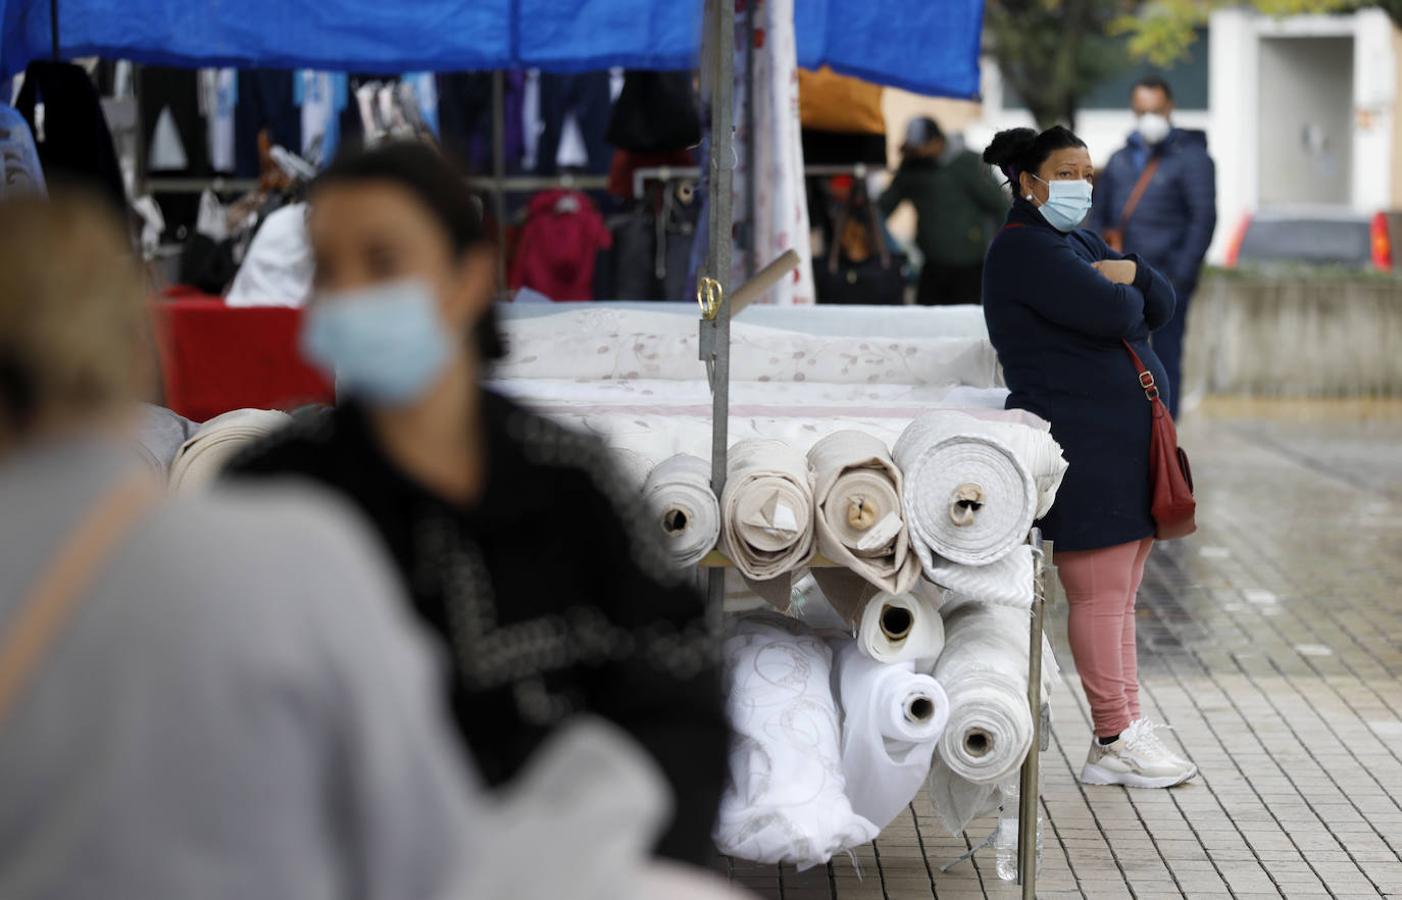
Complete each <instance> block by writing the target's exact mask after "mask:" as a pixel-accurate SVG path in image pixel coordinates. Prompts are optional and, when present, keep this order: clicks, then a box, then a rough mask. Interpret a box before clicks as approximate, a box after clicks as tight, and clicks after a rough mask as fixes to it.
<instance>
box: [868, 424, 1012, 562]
mask: <svg viewBox="0 0 1402 900" xmlns="http://www.w3.org/2000/svg"><path fill="white" fill-rule="evenodd" d="M961 420H962V421H961ZM974 421H975V420H973V419H972V418H971V417H968V416H962V415H960V414H958V413H955V414H953V415H949V414H943V413H939V414H934V415H931V416H925V417H922V418H920V419H918V420H916V421H915V422H914V423H912V424H911V425H910V427H909V428H907V429H906V431H905V433H904V434H902V435H901V438H900V440H899V441H898V442H897V443H896V450H895V459H896V462H897V464H898V465H900V467H901V470H902V472H903V473H904V474H905V489H904V492H903V493H904V497H903V499H904V501H905V510H906V521H907V523H908V525H909V528H910V537H911V541H912V543H914V545H915V551H916V554H917V555H918V556H919V558H920V561H921V563H922V564H923V565H924V567H925V571H926V573H927V574H929V573H930V572H931V571H932V570H933V568H934V557H936V556H939V557H943V558H944V559H947V560H949V561H950V562H955V563H960V564H962V565H970V566H986V565H989V564H990V563H994V562H997V561H998V560H1000V559H1002V558H1003V557H1004V556H1007V555H1008V554H1009V553H1011V552H1012V550H1013V548H1014V547H1016V546H1018V545H1019V544H1021V543H1023V542H1024V541H1026V540H1027V533H1028V531H1029V530H1030V529H1031V528H1032V522H1033V521H1034V519H1035V518H1036V513H1037V504H1038V498H1039V494H1038V491H1037V485H1036V482H1035V481H1034V480H1033V478H1032V474H1031V472H1030V471H1028V469H1027V467H1026V466H1025V465H1024V464H1023V463H1022V461H1021V460H1020V459H1019V458H1018V456H1017V454H1015V453H1014V452H1013V450H1012V449H1011V448H1010V447H1009V446H1008V445H1007V444H1006V443H1005V442H1004V441H1002V440H1001V439H999V438H997V437H994V436H991V435H988V434H982V433H980V432H979V431H978V430H977V428H975V427H969V428H968V429H967V430H964V428H965V423H966V422H974Z"/></svg>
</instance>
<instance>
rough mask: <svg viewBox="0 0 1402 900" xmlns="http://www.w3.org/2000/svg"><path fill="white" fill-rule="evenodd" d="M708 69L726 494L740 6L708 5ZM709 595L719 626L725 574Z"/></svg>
mask: <svg viewBox="0 0 1402 900" xmlns="http://www.w3.org/2000/svg"><path fill="white" fill-rule="evenodd" d="M706 13H707V15H706V35H705V36H706V38H707V39H708V40H707V44H708V47H707V50H708V53H707V54H706V63H707V69H708V74H709V76H710V82H711V141H710V160H709V164H710V173H709V174H710V185H709V187H710V198H709V203H708V208H709V210H710V222H709V223H708V224H709V227H710V232H709V237H710V252H709V254H708V256H707V259H706V278H708V279H710V280H711V281H710V284H711V286H712V288H713V290H714V291H715V293H716V294H717V295H718V297H717V299H718V300H719V308H718V309H717V310H715V316H714V317H713V318H707V319H705V320H703V321H702V322H701V341H700V343H701V356H702V359H704V360H706V361H707V362H708V363H709V364H710V365H709V368H710V374H711V485H712V487H714V488H715V492H716V496H717V497H719V496H720V495H721V493H722V492H723V491H724V490H725V473H726V463H727V459H726V451H727V450H728V448H729V446H730V297H728V296H726V294H725V287H726V283H727V281H728V280H729V278H730V250H731V228H732V223H731V186H732V182H733V179H734V167H733V163H734V159H735V152H734V150H735V143H734V142H735V136H734V118H735V116H734V113H733V103H734V91H735V4H734V3H731V2H728V0H710V2H708V3H707V5H706ZM708 577H709V579H710V581H709V584H708V591H707V595H708V598H709V600H710V615H711V617H712V622H713V623H714V624H715V625H717V626H718V625H719V622H720V614H721V610H722V608H723V607H724V605H725V570H724V569H712V570H711V572H710V574H709V576H708Z"/></svg>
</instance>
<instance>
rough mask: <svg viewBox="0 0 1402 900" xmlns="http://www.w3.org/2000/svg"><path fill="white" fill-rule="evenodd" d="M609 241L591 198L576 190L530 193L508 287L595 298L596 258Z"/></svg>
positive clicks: (558, 296)
mask: <svg viewBox="0 0 1402 900" xmlns="http://www.w3.org/2000/svg"><path fill="white" fill-rule="evenodd" d="M612 244H613V236H612V235H611V234H610V233H609V230H608V228H607V227H605V225H604V219H603V217H602V216H600V215H599V211H598V209H596V208H595V206H594V202H593V201H592V200H590V199H589V198H588V196H586V195H584V194H582V193H580V192H579V191H566V190H550V191H542V192H540V193H539V194H536V195H535V196H534V197H532V198H531V205H530V208H529V211H528V212H527V215H526V224H525V225H524V226H523V227H522V229H521V237H520V239H519V240H518V242H517V244H516V254H515V256H514V257H513V258H512V260H511V273H510V278H509V281H510V283H511V289H512V290H515V289H517V288H520V287H528V288H531V289H532V290H536V291H540V292H541V293H542V294H544V295H546V296H547V297H549V298H551V299H552V300H592V299H594V259H595V256H596V254H598V252H599V251H600V250H607V249H608V248H609V247H610V246H612Z"/></svg>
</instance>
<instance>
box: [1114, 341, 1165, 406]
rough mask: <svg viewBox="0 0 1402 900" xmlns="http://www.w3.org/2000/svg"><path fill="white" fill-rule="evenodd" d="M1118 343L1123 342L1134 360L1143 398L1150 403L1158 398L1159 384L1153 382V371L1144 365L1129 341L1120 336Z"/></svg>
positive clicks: (1126, 350)
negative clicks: (1142, 390)
mask: <svg viewBox="0 0 1402 900" xmlns="http://www.w3.org/2000/svg"><path fill="white" fill-rule="evenodd" d="M1120 343H1121V344H1124V348H1125V352H1126V353H1128V354H1129V358H1130V359H1131V360H1133V361H1134V368H1135V371H1137V372H1138V373H1139V386H1140V387H1141V388H1143V389H1144V398H1145V399H1146V400H1148V401H1149V402H1150V403H1153V402H1155V401H1157V400H1158V399H1159V386H1158V384H1156V383H1155V382H1154V373H1153V372H1150V371H1149V367H1148V366H1146V365H1144V361H1143V360H1142V359H1140V358H1139V354H1138V353H1135V352H1134V347H1133V346H1132V345H1131V344H1130V342H1129V341H1127V340H1125V339H1124V338H1120Z"/></svg>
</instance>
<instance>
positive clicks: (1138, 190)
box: [1115, 156, 1162, 234]
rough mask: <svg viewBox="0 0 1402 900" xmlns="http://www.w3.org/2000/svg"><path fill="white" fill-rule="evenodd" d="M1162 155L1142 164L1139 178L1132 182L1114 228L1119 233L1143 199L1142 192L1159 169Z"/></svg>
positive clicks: (1147, 188)
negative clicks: (1132, 184)
mask: <svg viewBox="0 0 1402 900" xmlns="http://www.w3.org/2000/svg"><path fill="white" fill-rule="evenodd" d="M1161 159H1162V157H1158V156H1155V157H1154V158H1153V159H1151V160H1149V162H1148V163H1147V164H1145V166H1144V171H1143V172H1140V173H1139V180H1138V181H1136V182H1135V183H1134V190H1132V191H1130V192H1129V199H1128V200H1126V201H1125V206H1124V209H1122V210H1120V222H1119V224H1118V225H1116V226H1115V227H1116V229H1118V230H1119V232H1120V233H1121V234H1123V233H1124V231H1125V229H1126V228H1128V227H1129V220H1130V218H1132V217H1133V216H1134V211H1135V210H1136V209H1138V208H1139V201H1140V200H1143V199H1144V192H1145V191H1147V190H1149V182H1151V181H1153V180H1154V173H1155V172H1157V171H1158V170H1159V162H1160V160H1161Z"/></svg>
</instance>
